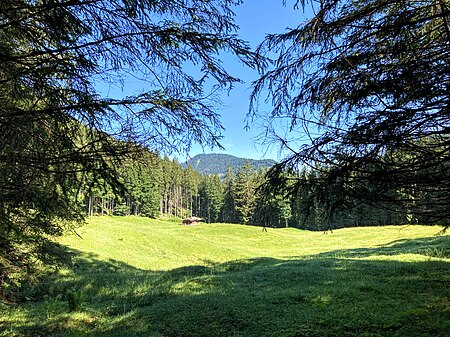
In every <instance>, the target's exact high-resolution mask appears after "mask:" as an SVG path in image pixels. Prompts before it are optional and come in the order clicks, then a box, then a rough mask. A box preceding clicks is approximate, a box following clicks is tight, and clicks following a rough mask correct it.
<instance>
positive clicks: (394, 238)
mask: <svg viewBox="0 0 450 337" xmlns="http://www.w3.org/2000/svg"><path fill="white" fill-rule="evenodd" d="M439 230H440V228H439V227H425V226H404V227H394V226H392V227H371V228H352V229H341V230H336V231H334V232H333V233H328V234H324V233H323V232H308V231H302V230H297V229H289V228H288V229H268V232H267V233H265V232H263V231H262V230H261V228H258V227H249V226H241V225H231V224H201V225H198V226H181V225H179V224H177V223H174V222H169V221H158V220H149V219H144V218H138V217H129V218H123V217H103V218H91V219H90V220H89V223H88V224H87V225H86V226H84V227H82V228H80V229H78V234H79V235H80V236H81V238H80V237H78V236H76V235H68V236H66V237H64V238H62V239H61V240H60V242H61V243H62V244H64V245H67V246H68V247H69V249H70V250H71V251H72V252H73V254H74V258H73V262H72V264H71V265H70V266H67V268H65V269H63V270H60V271H59V273H58V274H56V275H50V276H48V277H47V278H44V279H43V282H42V285H41V288H40V289H38V290H36V294H46V296H45V297H42V298H39V299H38V300H36V301H31V302H30V303H29V304H26V305H12V306H3V307H2V314H1V315H0V336H83V335H90V336H429V335H434V336H444V335H445V333H447V332H448V331H449V329H450V324H449V321H450V270H449V266H450V265H449V263H450V242H449V241H450V238H449V236H435V234H436V233H437V232H439ZM69 291H71V292H74V293H75V294H77V295H79V296H80V300H79V301H80V308H79V309H78V310H77V311H75V312H69V306H68V302H67V293H68V292H69Z"/></svg>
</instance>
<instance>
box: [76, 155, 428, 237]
mask: <svg viewBox="0 0 450 337" xmlns="http://www.w3.org/2000/svg"><path fill="white" fill-rule="evenodd" d="M274 169H275V167H274V168H272V171H273V170H274ZM117 171H118V172H119V180H118V183H119V185H118V186H111V185H108V184H105V183H103V182H102V181H95V182H93V181H88V180H87V181H86V188H85V189H83V190H82V191H81V193H82V194H83V195H82V196H81V197H79V198H78V199H80V202H82V203H83V207H84V208H85V210H86V214H87V215H89V216H92V215H140V216H145V217H150V218H157V217H179V218H184V217H189V216H198V217H201V218H203V219H204V220H205V221H206V222H208V223H212V222H227V223H237V224H238V223H239V224H247V225H256V226H263V227H296V228H305V229H312V230H328V229H333V228H340V227H354V226H374V225H375V226H377V225H388V224H403V223H405V222H417V221H419V218H417V217H416V216H415V215H414V214H413V213H411V212H408V209H407V206H408V204H407V203H404V202H403V200H404V198H407V197H408V195H407V192H408V191H399V192H398V194H397V195H393V196H392V197H393V199H395V198H397V201H398V207H397V208H392V207H388V205H386V207H383V205H382V204H378V205H376V207H375V205H367V204H359V203H358V200H356V199H354V200H352V199H351V198H347V199H346V200H344V202H345V205H344V204H342V207H343V208H342V209H339V208H336V209H335V210H334V211H335V212H334V217H333V218H330V217H329V216H328V213H327V207H328V205H327V203H326V201H325V200H322V199H321V198H320V195H321V193H325V191H323V188H324V186H322V185H321V184H320V183H319V182H320V175H321V173H320V172H319V171H312V170H307V169H305V170H303V171H302V172H301V173H300V174H294V173H291V174H288V173H286V174H285V181H283V182H282V183H281V182H280V185H279V187H282V186H283V188H276V189H274V188H273V187H270V188H269V187H268V186H267V181H268V177H270V173H271V172H272V171H270V168H259V169H255V167H254V165H253V164H251V163H250V162H248V161H247V162H244V164H243V165H242V166H240V167H238V168H237V170H236V173H235V172H234V170H233V168H232V167H231V166H228V169H227V173H226V174H225V175H219V174H201V173H199V172H198V171H196V170H194V169H193V168H192V166H190V165H189V166H187V167H186V168H183V165H182V164H180V163H179V162H178V161H177V160H176V159H169V158H168V157H164V158H162V157H161V156H159V155H158V154H156V153H153V152H150V151H148V150H142V151H141V152H140V154H139V155H136V156H135V157H132V158H129V159H128V160H126V161H123V162H122V163H121V164H120V165H119V166H118V168H117ZM288 181H292V182H298V181H303V183H304V188H302V189H298V190H297V191H296V192H295V193H292V191H289V193H286V190H285V188H286V185H288V184H289V183H287V182H288ZM122 184H123V186H125V190H123V189H122V190H121V188H120V186H121V185H122ZM341 187H342V188H345V187H346V186H345V183H344V182H343V184H342V186H341ZM85 191H90V192H85ZM329 192H333V191H331V190H327V191H326V193H329ZM334 193H336V195H335V197H336V198H339V197H340V195H341V194H340V193H341V191H340V190H337V191H334ZM350 204H353V205H354V207H352V208H351V210H350V211H349V207H348V206H349V205H350ZM390 205H392V202H390ZM344 206H345V208H344Z"/></svg>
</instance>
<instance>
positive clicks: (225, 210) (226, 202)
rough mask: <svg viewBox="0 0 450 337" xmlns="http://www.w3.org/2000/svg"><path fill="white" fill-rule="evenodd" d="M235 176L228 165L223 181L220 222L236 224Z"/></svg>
mask: <svg viewBox="0 0 450 337" xmlns="http://www.w3.org/2000/svg"><path fill="white" fill-rule="evenodd" d="M235 179H236V177H235V175H234V173H233V169H232V167H231V166H230V165H229V166H228V169H227V174H226V175H225V178H224V181H223V185H224V186H223V188H224V192H223V205H222V209H221V211H220V220H221V221H222V222H228V223H237V222H238V214H237V211H236V189H235V188H236V187H235Z"/></svg>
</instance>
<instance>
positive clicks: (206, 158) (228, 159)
mask: <svg viewBox="0 0 450 337" xmlns="http://www.w3.org/2000/svg"><path fill="white" fill-rule="evenodd" d="M245 162H248V163H250V165H252V166H253V168H254V169H259V168H268V167H272V166H273V165H274V164H275V163H276V162H275V161H274V160H272V159H261V160H256V159H246V158H239V157H235V156H232V155H229V154H221V153H210V154H198V155H196V156H194V157H192V158H191V159H189V160H187V161H186V162H185V163H183V167H184V168H187V167H188V166H189V165H191V166H192V168H194V169H195V170H197V171H198V172H200V173H201V174H223V175H225V174H226V173H227V170H228V166H231V168H232V169H233V172H234V173H237V170H238V168H239V167H241V166H243V165H244V164H245Z"/></svg>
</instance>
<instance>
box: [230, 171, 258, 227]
mask: <svg viewBox="0 0 450 337" xmlns="http://www.w3.org/2000/svg"><path fill="white" fill-rule="evenodd" d="M257 187H258V186H257V181H256V174H255V171H254V168H253V166H252V165H251V164H250V163H249V162H245V163H244V165H243V166H241V167H240V168H239V169H238V173H237V175H236V185H235V203H236V211H237V214H238V217H239V221H240V222H241V223H243V224H245V225H247V224H250V223H251V222H252V219H253V214H254V211H255V207H256V189H257Z"/></svg>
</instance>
